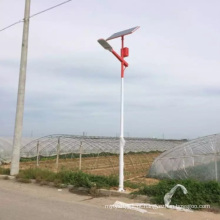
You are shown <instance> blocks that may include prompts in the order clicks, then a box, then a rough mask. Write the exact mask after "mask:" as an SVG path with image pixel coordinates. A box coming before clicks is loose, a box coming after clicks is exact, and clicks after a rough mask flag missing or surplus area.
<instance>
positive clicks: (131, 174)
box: [4, 134, 185, 180]
mask: <svg viewBox="0 0 220 220" xmlns="http://www.w3.org/2000/svg"><path fill="white" fill-rule="evenodd" d="M125 141H126V144H125V149H124V167H125V171H124V174H125V179H127V180H128V179H136V178H139V177H143V176H146V174H147V173H148V170H149V169H150V166H151V164H152V163H153V161H154V159H155V158H156V157H157V156H159V155H160V154H161V153H162V152H164V151H166V150H169V149H172V148H174V147H175V146H177V145H179V144H181V143H183V142H185V140H159V139H150V138H125ZM4 166H8V165H4ZM34 167H40V168H44V169H49V170H53V171H55V172H57V171H59V170H61V169H67V170H73V171H77V170H82V171H84V172H86V173H91V174H97V175H118V172H119V138H113V137H91V136H75V135H60V134H58V135H49V136H46V137H42V138H39V139H36V140H33V141H31V142H30V143H28V144H26V145H25V146H23V147H22V148H21V163H20V168H21V169H27V168H34Z"/></svg>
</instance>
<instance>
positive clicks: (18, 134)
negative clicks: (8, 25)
mask: <svg viewBox="0 0 220 220" xmlns="http://www.w3.org/2000/svg"><path fill="white" fill-rule="evenodd" d="M30 5H31V0H26V1H25V12H24V26H23V38H22V49H21V61H20V73H19V83H18V95H17V108H16V118H15V130H14V140H13V151H12V160H11V171H10V174H11V175H17V174H18V173H19V162H20V148H21V139H22V130H23V114H24V98H25V82H26V68H27V53H28V32H29V17H30Z"/></svg>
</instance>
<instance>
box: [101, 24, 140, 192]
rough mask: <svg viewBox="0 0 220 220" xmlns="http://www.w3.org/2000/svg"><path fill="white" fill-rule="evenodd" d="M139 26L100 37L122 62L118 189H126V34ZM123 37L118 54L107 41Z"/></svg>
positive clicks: (103, 45)
mask: <svg viewBox="0 0 220 220" xmlns="http://www.w3.org/2000/svg"><path fill="white" fill-rule="evenodd" d="M138 28H140V27H139V26H137V27H133V28H130V29H127V30H124V31H120V32H117V33H114V34H112V35H111V36H110V37H109V38H107V39H106V40H104V39H99V40H98V42H99V44H100V45H101V46H102V47H103V48H104V49H106V50H108V51H110V52H111V53H112V54H113V55H114V56H115V57H116V58H117V59H118V60H119V61H120V62H121V120H120V132H121V134H120V156H119V189H118V191H120V192H121V191H124V146H125V140H124V71H125V68H126V67H128V63H127V62H126V61H125V60H124V57H128V56H129V49H128V48H127V47H124V36H125V35H129V34H132V33H133V32H135V31H136V30H137V29H138ZM118 37H120V38H121V55H119V54H117V53H116V52H115V51H114V50H113V48H112V46H111V45H110V44H109V43H108V42H107V41H108V40H112V39H115V38H118Z"/></svg>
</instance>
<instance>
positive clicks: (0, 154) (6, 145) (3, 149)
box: [0, 137, 36, 163]
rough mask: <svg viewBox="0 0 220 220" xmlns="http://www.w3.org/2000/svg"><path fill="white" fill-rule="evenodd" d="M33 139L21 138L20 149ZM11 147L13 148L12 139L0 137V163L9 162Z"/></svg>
mask: <svg viewBox="0 0 220 220" xmlns="http://www.w3.org/2000/svg"><path fill="white" fill-rule="evenodd" d="M35 139H36V138H22V147H23V146H25V145H26V144H28V143H30V142H31V141H33V140H35ZM12 146H13V138H12V137H0V163H1V162H10V160H11V153H12Z"/></svg>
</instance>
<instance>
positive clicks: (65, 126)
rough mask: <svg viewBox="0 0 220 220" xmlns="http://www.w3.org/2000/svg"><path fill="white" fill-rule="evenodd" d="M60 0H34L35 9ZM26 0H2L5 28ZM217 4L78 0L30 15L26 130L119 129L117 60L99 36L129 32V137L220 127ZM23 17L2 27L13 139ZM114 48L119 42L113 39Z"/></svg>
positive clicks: (3, 103)
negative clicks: (137, 27)
mask: <svg viewBox="0 0 220 220" xmlns="http://www.w3.org/2000/svg"><path fill="white" fill-rule="evenodd" d="M62 1H63V0H32V1H31V14H34V13H36V12H38V11H41V10H44V9H46V8H48V7H51V6H53V5H56V4H59V3H61V2H62ZM24 3H25V0H0V29H2V28H4V27H5V26H7V25H10V24H11V23H14V22H16V21H18V20H21V19H23V16H24ZM219 8H220V1H218V0H209V1H208V0H166V1H164V0H155V1H152V0H129V1H128V0H120V1H116V0H80V1H76V0H73V1H71V2H69V3H68V4H65V5H63V6H61V7H58V8H56V9H54V10H51V11H48V12H47V13H44V14H41V15H39V16H37V17H34V18H33V19H31V20H30V32H29V51H28V67H27V81H26V96H25V111H24V126H23V135H24V136H44V135H49V134H55V133H63V134H82V133H83V132H86V133H87V135H100V136H102V135H105V136H116V135H119V132H120V63H119V62H118V60H117V59H115V57H114V56H113V55H112V54H111V53H109V52H108V51H106V50H104V49H103V48H102V47H101V46H100V45H99V44H98V43H97V39H99V38H107V37H109V36H110V35H111V34H113V33H115V32H118V31H121V30H124V29H128V28H131V27H134V26H137V25H138V26H140V29H139V30H138V31H136V32H135V33H134V34H132V35H129V36H126V37H125V46H127V47H129V49H130V56H129V57H128V58H126V60H127V61H128V63H129V67H128V68H127V69H126V71H125V136H128V135H129V136H132V137H137V136H138V137H155V138H162V137H165V138H196V137H198V136H204V135H208V134H214V133H219V131H220V43H219V42H220V25H219V24H220V13H219ZM22 30H23V24H22V23H20V24H18V25H16V26H14V27H12V28H10V29H7V30H5V31H2V32H0V125H1V126H0V136H12V135H13V132H14V121H15V111H16V100H17V88H18V77H19V64H20V54H21V41H22ZM109 43H110V44H111V45H112V46H113V47H114V49H115V50H116V51H118V52H119V50H120V39H115V40H112V41H109Z"/></svg>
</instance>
